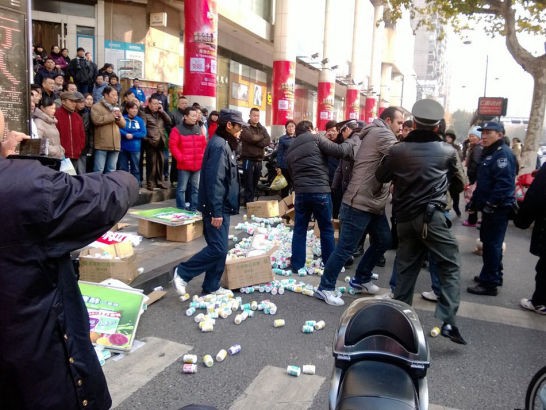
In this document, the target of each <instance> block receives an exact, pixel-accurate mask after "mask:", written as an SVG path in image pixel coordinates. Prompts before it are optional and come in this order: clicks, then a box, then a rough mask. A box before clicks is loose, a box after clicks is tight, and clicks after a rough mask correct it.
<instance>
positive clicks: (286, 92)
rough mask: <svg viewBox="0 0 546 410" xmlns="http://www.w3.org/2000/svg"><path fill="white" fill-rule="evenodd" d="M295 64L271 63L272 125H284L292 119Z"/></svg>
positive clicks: (285, 62) (287, 62)
mask: <svg viewBox="0 0 546 410" xmlns="http://www.w3.org/2000/svg"><path fill="white" fill-rule="evenodd" d="M295 84H296V63H295V62H293V61H273V124H272V125H284V124H286V121H288V120H291V119H293V118H294V88H295Z"/></svg>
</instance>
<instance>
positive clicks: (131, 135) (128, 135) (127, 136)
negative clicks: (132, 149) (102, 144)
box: [125, 133, 133, 140]
mask: <svg viewBox="0 0 546 410" xmlns="http://www.w3.org/2000/svg"><path fill="white" fill-rule="evenodd" d="M125 138H127V139H128V140H132V139H133V134H129V133H127V134H125Z"/></svg>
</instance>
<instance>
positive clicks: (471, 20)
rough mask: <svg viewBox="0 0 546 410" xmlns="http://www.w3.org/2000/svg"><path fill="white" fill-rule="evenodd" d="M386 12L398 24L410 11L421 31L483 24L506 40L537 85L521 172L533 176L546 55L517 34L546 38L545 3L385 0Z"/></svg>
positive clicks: (544, 101) (545, 102) (544, 100)
mask: <svg viewBox="0 0 546 410" xmlns="http://www.w3.org/2000/svg"><path fill="white" fill-rule="evenodd" d="M385 10H386V12H385V20H387V21H389V22H391V23H394V22H396V21H397V20H399V19H400V18H401V17H402V13H403V12H404V10H409V12H410V16H411V17H412V18H413V19H414V20H415V21H417V22H418V23H417V26H418V27H419V26H422V27H432V25H434V27H438V25H440V27H447V26H451V27H452V28H453V29H454V30H455V32H459V33H460V32H463V31H464V30H471V29H472V28H473V27H474V26H475V24H476V23H477V22H480V23H482V25H483V27H485V32H486V33H488V34H489V35H491V36H504V37H505V40H506V47H507V49H508V51H509V52H510V54H511V55H512V57H513V58H514V60H515V61H516V62H517V63H518V64H519V65H521V67H522V68H523V69H524V70H525V71H526V72H528V73H529V74H530V75H531V76H532V77H533V81H534V86H533V100H532V103H531V112H530V115H529V124H528V127H527V134H526V137H525V146H524V150H523V154H522V169H521V170H520V172H522V173H527V172H531V170H533V169H534V167H535V162H536V152H537V149H538V146H539V142H540V139H541V137H542V128H543V124H544V117H545V112H546V53H544V54H542V55H539V56H535V55H533V54H532V53H531V52H529V51H528V50H527V49H525V48H524V47H523V45H522V44H521V43H520V41H519V38H518V34H520V33H527V34H531V35H536V36H539V37H544V36H546V1H544V0H537V1H527V0H456V1H448V0H426V1H425V2H424V5H423V6H417V5H415V4H413V1H412V0H385ZM431 17H434V18H431Z"/></svg>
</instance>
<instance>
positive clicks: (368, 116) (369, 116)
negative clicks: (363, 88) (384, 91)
mask: <svg viewBox="0 0 546 410" xmlns="http://www.w3.org/2000/svg"><path fill="white" fill-rule="evenodd" d="M376 103H377V100H376V99H375V98H373V97H368V98H366V104H365V105H364V115H363V117H364V121H366V123H370V122H371V121H373V120H374V118H375V115H374V111H375V105H376Z"/></svg>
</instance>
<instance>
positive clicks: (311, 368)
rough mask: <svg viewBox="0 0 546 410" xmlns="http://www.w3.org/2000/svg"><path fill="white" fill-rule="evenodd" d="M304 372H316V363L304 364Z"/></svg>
mask: <svg viewBox="0 0 546 410" xmlns="http://www.w3.org/2000/svg"><path fill="white" fill-rule="evenodd" d="M302 373H303V374H315V365H314V364H304V365H303V368H302Z"/></svg>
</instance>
